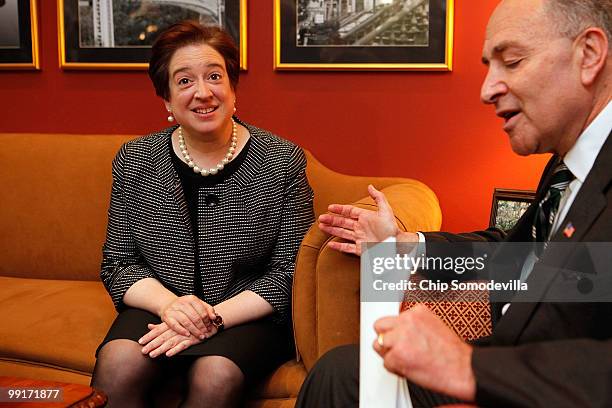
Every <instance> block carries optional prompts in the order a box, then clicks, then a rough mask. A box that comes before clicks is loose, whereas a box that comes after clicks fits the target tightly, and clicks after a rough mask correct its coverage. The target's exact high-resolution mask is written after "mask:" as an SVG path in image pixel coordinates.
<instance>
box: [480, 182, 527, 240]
mask: <svg viewBox="0 0 612 408" xmlns="http://www.w3.org/2000/svg"><path fill="white" fill-rule="evenodd" d="M534 198H535V191H530V190H508V189H503V188H496V189H495V190H494V191H493V204H492V206H491V218H490V220H489V227H495V228H499V229H501V230H502V231H508V230H509V229H512V227H514V225H515V224H516V222H517V221H518V220H519V218H521V216H522V215H523V213H524V212H525V211H526V210H527V207H529V205H530V204H531V203H532V202H533V199H534Z"/></svg>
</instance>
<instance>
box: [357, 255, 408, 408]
mask: <svg viewBox="0 0 612 408" xmlns="http://www.w3.org/2000/svg"><path fill="white" fill-rule="evenodd" d="M362 256H363V257H367V256H368V253H367V251H365V252H364V253H363V254H362ZM362 261H363V259H362ZM400 306H401V302H361V307H360V309H361V315H360V333H359V338H360V342H359V343H360V344H359V407H360V408H412V402H411V400H410V394H409V392H408V384H407V383H406V380H405V379H404V378H401V377H399V376H397V375H395V374H392V373H390V372H389V371H387V370H386V369H385V367H384V365H383V359H382V357H380V356H379V355H378V353H376V351H374V348H373V346H372V345H373V343H374V340H376V338H377V336H376V332H375V331H374V322H375V321H376V320H378V319H379V318H381V317H384V316H393V315H397V314H398V313H399V310H400Z"/></svg>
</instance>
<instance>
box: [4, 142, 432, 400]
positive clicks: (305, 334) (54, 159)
mask: <svg viewBox="0 0 612 408" xmlns="http://www.w3.org/2000/svg"><path fill="white" fill-rule="evenodd" d="M132 137H133V136H119V135H67V134H8V133H5V134H0V144H1V145H2V146H3V148H2V149H1V150H0V163H2V166H0V183H1V185H2V186H3V191H4V196H3V197H2V199H1V200H0V231H2V234H0V316H2V325H0V376H3V375H4V376H5V375H10V376H21V377H29V378H40V379H48V380H54V381H64V382H71V383H78V384H88V383H89V381H90V377H91V372H92V370H93V366H94V363H95V357H94V352H95V349H96V347H97V346H98V344H99V342H100V341H101V340H102V338H103V337H104V335H105V333H106V331H107V329H108V327H109V326H110V324H111V322H112V320H113V318H114V317H115V310H114V308H113V305H112V302H111V300H110V298H109V296H108V294H107V293H106V291H105V290H104V287H103V286H102V283H101V282H100V280H99V276H98V274H99V266H100V259H101V247H102V243H103V241H104V235H105V230H106V212H107V209H108V201H109V197H110V187H111V160H112V158H113V157H114V155H115V153H116V152H117V150H118V149H119V147H120V145H121V144H122V143H124V142H125V141H127V140H129V139H130V138H132ZM307 156H308V168H307V171H308V178H309V181H310V183H311V185H312V187H313V189H314V192H315V212H316V214H317V215H319V214H321V213H322V212H324V211H326V208H327V205H328V204H330V203H332V202H339V203H352V202H358V203H359V205H361V206H365V207H373V203H372V202H371V200H370V199H363V197H364V196H365V195H366V194H367V193H366V186H367V185H368V184H369V183H372V184H374V185H376V186H377V187H378V188H382V189H383V191H384V192H385V193H386V194H387V196H388V198H389V200H390V202H391V204H392V206H393V207H394V209H395V211H396V215H397V218H398V223H399V225H400V226H401V227H402V228H404V229H410V230H414V229H419V230H437V229H438V228H439V227H440V223H441V213H440V207H439V205H438V200H437V198H436V196H435V195H434V193H433V192H432V191H431V190H430V189H429V188H427V187H426V186H425V185H424V184H422V183H420V182H418V181H415V180H410V179H400V178H368V177H353V176H347V175H343V174H339V173H336V172H333V171H331V170H329V169H327V168H326V167H325V166H323V165H322V164H321V163H319V162H318V161H317V160H316V159H315V158H314V157H313V156H312V155H311V154H310V153H307ZM329 239H330V238H329V236H327V235H325V234H323V233H322V232H321V231H319V230H318V228H317V227H316V225H315V226H313V227H312V228H311V229H310V231H309V232H308V234H307V235H306V237H305V238H304V241H303V243H302V246H301V248H300V252H299V255H298V259H297V267H296V272H295V279H294V291H293V292H294V293H293V324H294V333H295V337H296V344H297V349H298V353H299V356H300V358H298V359H296V360H292V361H289V362H287V363H285V364H284V365H283V366H281V367H280V368H278V369H277V370H276V371H275V372H274V373H272V375H270V376H269V377H268V378H264V379H261V381H260V382H259V384H258V385H257V386H256V387H254V388H253V389H251V390H249V402H248V406H250V407H283V408H289V407H293V405H294V403H295V397H296V396H297V393H298V391H299V389H300V386H301V384H302V381H303V380H304V377H305V375H306V373H307V370H308V369H310V367H312V365H313V363H314V362H315V361H316V359H317V358H318V357H319V356H320V355H321V354H323V353H324V352H325V351H327V350H328V349H330V348H332V347H334V346H336V345H340V344H344V343H354V342H357V340H358V333H359V262H358V259H357V258H356V257H352V256H348V255H343V254H339V253H336V252H333V251H331V250H329V249H328V248H326V246H325V244H326V242H327V241H328V240H329Z"/></svg>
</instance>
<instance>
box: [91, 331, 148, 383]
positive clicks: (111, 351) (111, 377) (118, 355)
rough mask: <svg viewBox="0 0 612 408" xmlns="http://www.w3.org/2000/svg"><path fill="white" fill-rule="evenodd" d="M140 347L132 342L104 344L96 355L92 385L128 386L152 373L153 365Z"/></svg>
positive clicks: (119, 341) (123, 341)
mask: <svg viewBox="0 0 612 408" xmlns="http://www.w3.org/2000/svg"><path fill="white" fill-rule="evenodd" d="M141 349H142V346H140V345H139V344H138V343H136V342H135V341H132V340H126V339H118V340H112V341H110V342H108V343H106V344H105V345H104V346H103V347H102V348H101V349H100V351H99V353H98V359H97V361H96V366H95V369H94V373H93V378H92V384H96V383H99V382H100V381H103V382H105V383H109V384H105V387H106V388H108V387H109V386H110V385H111V384H115V385H117V386H122V385H129V384H130V383H131V382H134V381H142V380H144V379H145V378H146V377H148V376H149V375H150V374H151V372H152V371H153V366H154V365H155V363H154V362H153V361H152V360H151V358H149V357H148V356H146V355H143V354H142V352H141Z"/></svg>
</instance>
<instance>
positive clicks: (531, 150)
mask: <svg viewBox="0 0 612 408" xmlns="http://www.w3.org/2000/svg"><path fill="white" fill-rule="evenodd" d="M509 136H510V146H511V147H512V151H513V152H514V153H516V154H518V155H519V156H529V155H531V154H536V153H538V144H534V143H526V141H525V139H524V138H522V137H520V136H518V135H512V134H509Z"/></svg>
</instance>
